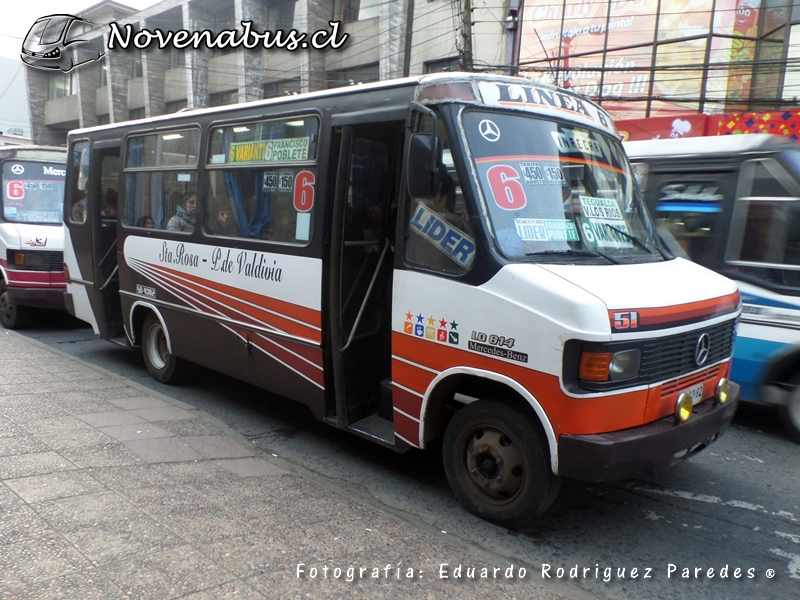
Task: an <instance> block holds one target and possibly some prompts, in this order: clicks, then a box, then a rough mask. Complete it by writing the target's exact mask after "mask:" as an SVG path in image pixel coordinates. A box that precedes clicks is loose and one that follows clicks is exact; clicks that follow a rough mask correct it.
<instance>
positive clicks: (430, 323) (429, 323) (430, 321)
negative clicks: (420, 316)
mask: <svg viewBox="0 0 800 600" xmlns="http://www.w3.org/2000/svg"><path fill="white" fill-rule="evenodd" d="M435 322H436V319H434V318H433V317H428V325H433V324H434V323H435Z"/></svg>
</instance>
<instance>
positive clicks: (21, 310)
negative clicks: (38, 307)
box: [0, 282, 31, 329]
mask: <svg viewBox="0 0 800 600" xmlns="http://www.w3.org/2000/svg"><path fill="white" fill-rule="evenodd" d="M30 316H31V309H30V307H28V306H18V305H16V304H12V303H11V301H10V300H9V298H8V286H7V285H6V283H5V282H1V283H0V323H2V324H3V327H5V328H6V329H22V328H23V327H25V326H26V325H27V324H28V322H29V321H30Z"/></svg>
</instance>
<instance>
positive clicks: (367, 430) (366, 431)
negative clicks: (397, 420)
mask: <svg viewBox="0 0 800 600" xmlns="http://www.w3.org/2000/svg"><path fill="white" fill-rule="evenodd" d="M348 429H349V430H351V431H353V432H355V433H358V434H361V435H362V436H363V437H368V438H370V439H373V440H376V441H377V440H380V441H382V442H385V443H386V444H388V445H391V446H393V445H394V423H392V422H391V421H387V420H386V419H383V418H381V417H379V416H378V413H374V414H371V415H370V416H368V417H367V418H365V419H361V420H360V421H356V422H355V423H350V425H349V426H348Z"/></svg>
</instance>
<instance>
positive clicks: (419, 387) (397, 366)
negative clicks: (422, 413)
mask: <svg viewBox="0 0 800 600" xmlns="http://www.w3.org/2000/svg"><path fill="white" fill-rule="evenodd" d="M434 377H436V373H431V372H430V371H426V370H425V369H421V368H420V367H415V366H414V365H410V364H408V363H406V362H403V361H401V360H392V382H393V383H399V384H400V385H404V386H405V387H407V388H408V389H410V390H414V391H415V392H418V393H420V394H424V393H425V390H427V389H428V386H429V385H430V383H431V381H433V378H434Z"/></svg>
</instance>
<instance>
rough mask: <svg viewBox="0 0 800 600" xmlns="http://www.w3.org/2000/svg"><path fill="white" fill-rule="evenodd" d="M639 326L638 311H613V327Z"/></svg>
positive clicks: (627, 327)
mask: <svg viewBox="0 0 800 600" xmlns="http://www.w3.org/2000/svg"><path fill="white" fill-rule="evenodd" d="M637 327H639V313H638V312H636V311H635V310H629V311H626V312H615V313H614V329H636V328H637Z"/></svg>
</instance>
